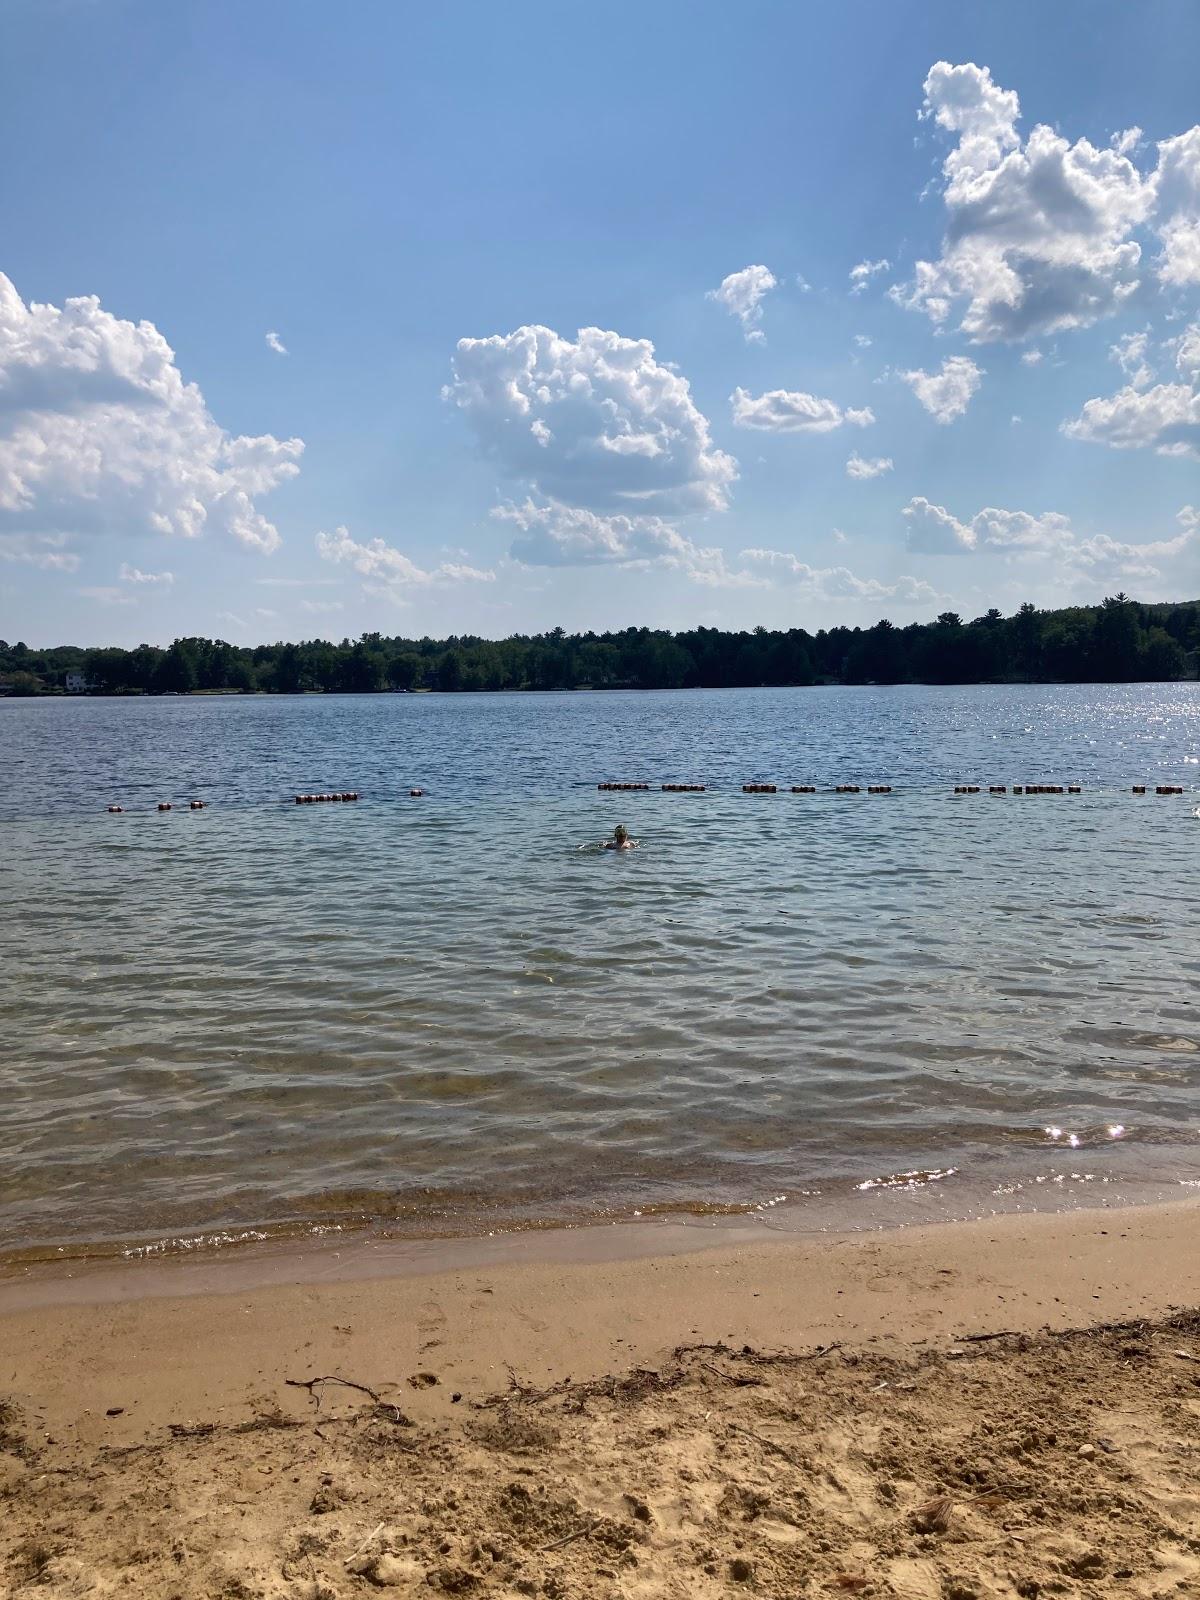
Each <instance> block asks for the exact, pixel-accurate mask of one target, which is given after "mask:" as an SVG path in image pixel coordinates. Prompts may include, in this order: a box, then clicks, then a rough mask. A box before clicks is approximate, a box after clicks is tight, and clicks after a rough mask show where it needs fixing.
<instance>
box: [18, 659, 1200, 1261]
mask: <svg viewBox="0 0 1200 1600" xmlns="http://www.w3.org/2000/svg"><path fill="white" fill-rule="evenodd" d="M1198 764H1200V686H1198V685H1196V684H1171V685H1136V686H1116V687H1108V686H1105V687H1099V686H1083V687H1078V686H1072V687H1035V688H1024V687H972V688H957V689H956V688H951V689H935V688H895V689H885V688H878V689H876V688H868V689H795V690H772V689H761V690H748V691H712V692H704V691H691V692H680V693H662V694H605V695H589V694H576V695H495V696H482V695H462V696H447V695H423V696H377V697H363V698H354V697H334V696H329V697H312V698H247V699H234V698H229V699H224V698H222V699H156V700H127V701H113V700H109V701H105V700H56V701H25V702H18V701H6V702H0V907H2V910H0V1038H2V1040H3V1044H2V1052H3V1053H2V1057H0V1084H2V1086H3V1094H2V1096H0V1155H2V1158H3V1159H2V1160H0V1253H3V1254H4V1255H6V1257H7V1258H8V1259H9V1260H15V1259H22V1258H25V1259H28V1258H30V1257H33V1256H37V1255H41V1254H51V1255H53V1254H55V1253H56V1252H57V1251H58V1250H60V1249H62V1250H64V1251H66V1252H67V1253H74V1252H84V1253H86V1252H96V1253H105V1252H113V1251H120V1250H128V1249H140V1248H144V1247H146V1246H149V1247H151V1248H153V1249H156V1250H166V1249H176V1248H187V1247H189V1246H190V1245H193V1244H194V1243H195V1242H196V1241H197V1240H204V1241H206V1242H210V1243H211V1242H214V1241H216V1240H220V1239H235V1238H239V1237H244V1236H248V1235H249V1236H254V1235H256V1234H267V1235H270V1234H274V1233H276V1232H282V1233H287V1232H290V1231H299V1232H304V1231H306V1230H312V1229H321V1228H326V1227H331V1226H332V1227H337V1226H341V1227H350V1226H359V1225H363V1224H366V1225H370V1226H374V1227H377V1228H385V1229H390V1230H393V1231H399V1232H409V1231H411V1232H414V1233H419V1232H429V1231H433V1232H438V1231H441V1232H456V1231H459V1232H465V1231H473V1230H477V1229H489V1228H494V1227H498V1226H505V1225H510V1224H514V1223H524V1224H528V1223H540V1222H555V1221H566V1220H578V1219H580V1218H596V1217H616V1216H628V1215H630V1214H633V1213H635V1212H643V1213H645V1212H650V1211H652V1210H655V1209H670V1208H676V1207H677V1208H681V1209H685V1210H686V1209H698V1210H703V1209H705V1208H718V1209H719V1208H725V1207H731V1208H740V1207H749V1208H764V1214H766V1209H768V1208H769V1212H770V1220H771V1222H772V1223H773V1224H774V1223H776V1222H777V1221H782V1222H783V1225H794V1226H806V1225H812V1224H814V1222H816V1223H821V1224H823V1223H824V1222H827V1221H829V1220H830V1219H831V1218H833V1219H839V1220H843V1221H844V1220H846V1219H847V1218H849V1219H850V1220H851V1221H852V1222H853V1220H854V1219H855V1218H859V1219H869V1220H870V1219H877V1218H878V1216H879V1215H880V1212H879V1210H878V1205H879V1203H880V1201H881V1200H882V1199H883V1198H885V1197H887V1196H890V1195H892V1194H896V1193H899V1194H903V1195H906V1196H907V1195H912V1194H914V1193H916V1194H919V1196H921V1197H922V1201H921V1203H923V1204H924V1205H925V1206H926V1207H928V1208H930V1209H931V1210H932V1211H936V1214H969V1213H970V1212H971V1211H972V1209H975V1210H977V1209H979V1208H981V1207H984V1208H986V1207H988V1206H998V1205H1027V1204H1047V1203H1056V1204H1062V1203H1068V1202H1069V1200H1070V1199H1071V1198H1077V1197H1080V1196H1083V1197H1085V1198H1086V1197H1089V1196H1094V1195H1095V1194H1096V1192H1097V1191H1098V1190H1099V1189H1101V1188H1102V1187H1104V1186H1109V1187H1108V1192H1111V1193H1112V1194H1114V1195H1115V1194H1116V1193H1117V1192H1118V1191H1119V1192H1121V1193H1122V1194H1124V1193H1134V1192H1137V1193H1142V1192H1145V1193H1149V1192H1151V1191H1153V1192H1155V1193H1160V1192H1176V1193H1178V1192H1180V1190H1179V1186H1180V1185H1181V1184H1197V1183H1200V1098H1198V1096H1197V1089H1198V1087H1200V1014H1198V1012H1197V1000H1198V999H1200V988H1198V986H1197V979H1198V977H1200V909H1198V906H1197V888H1198V886H1200V872H1198V870H1197V854H1198V852H1200V820H1198V819H1197V818H1196V816H1195V815H1194V813H1195V811H1196V807H1197V802H1198V801H1200V795H1197V794H1195V793H1193V792H1191V791H1192V790H1193V788H1194V787H1195V786H1196V784H1197V783H1198V782H1200V765H1198ZM606 779H617V780H620V779H627V780H641V781H646V782H650V783H653V784H655V785H657V784H659V783H662V782H703V783H708V784H709V785H712V786H713V788H712V790H711V791H710V792H708V793H705V794H679V795H675V794H662V793H660V792H658V791H657V789H655V790H654V791H652V792H650V793H641V794H607V793H598V792H597V790H596V784H597V782H599V781H601V780H606ZM747 781H775V782H778V783H780V784H781V785H790V784H792V783H809V782H811V783H816V784H818V785H820V786H822V791H823V792H821V793H818V794H816V795H792V794H790V793H779V794H775V795H745V794H743V793H741V791H740V785H741V784H742V783H743V782H747ZM839 782H846V783H861V784H864V785H865V784H868V783H891V784H892V785H893V786H894V792H893V793H892V794H890V795H867V794H866V793H865V792H864V793H862V794H858V795H835V794H833V793H831V792H829V786H831V785H833V784H835V783H839ZM1038 782H1044V783H1064V784H1065V783H1079V784H1081V785H1082V786H1083V789H1084V792H1083V793H1082V794H1080V795H1074V796H1065V795H1064V796H1028V797H1027V796H1015V795H1012V794H1011V793H1010V794H1009V795H1007V796H990V795H988V794H987V793H986V792H985V793H983V794H979V795H955V794H953V792H952V789H953V786H954V784H956V783H979V784H981V785H984V786H986V785H987V784H989V783H1006V784H1010V785H1011V784H1014V783H1038ZM1135 782H1145V783H1147V784H1149V785H1151V786H1153V785H1154V784H1155V783H1181V784H1183V785H1184V786H1185V790H1186V792H1185V793H1184V795H1182V796H1176V797H1170V798H1160V797H1156V796H1155V795H1154V794H1153V792H1151V793H1150V794H1148V795H1146V796H1144V797H1139V798H1135V797H1134V796H1132V795H1131V793H1130V785H1131V784H1132V783H1135ZM414 785H415V786H419V787H421V788H423V789H424V790H425V791H426V794H425V797H424V798H422V799H420V800H410V799H409V798H408V797H407V796H408V790H409V788H410V787H412V786H414ZM329 789H338V790H341V789H357V790H359V791H360V793H361V795H362V798H361V799H360V800H359V801H358V802H357V803H353V804H335V805H318V806H296V805H295V804H294V803H293V798H292V797H293V795H294V794H295V793H296V792H297V791H311V790H329ZM193 796H199V797H201V798H203V799H205V800H207V801H208V802H209V805H208V809H206V810H204V811H199V812H190V811H188V810H186V809H184V810H182V811H180V810H174V811H171V812H169V813H165V814H159V813H158V812H157V811H156V809H155V807H156V803H157V802H158V801H160V800H172V801H174V802H175V803H176V804H177V805H178V804H179V802H183V803H184V804H185V806H186V802H187V801H188V800H189V799H191V798H192V797H193ZM110 803H118V804H121V805H123V806H124V807H125V808H126V809H125V813H124V815H121V816H109V815H107V814H106V812H105V807H106V806H107V805H109V804H110ZM618 821H624V822H625V823H627V824H628V825H629V827H630V829H631V831H632V832H633V833H634V835H635V836H636V837H637V838H638V839H639V840H640V848H639V849H638V850H636V851H634V852H632V853H629V854H626V855H620V856H617V855H612V854H604V853H601V852H598V851H597V850H596V849H595V848H594V846H595V843H596V841H598V840H599V839H600V838H601V837H602V836H603V835H604V834H605V833H606V832H608V830H610V829H611V828H612V826H613V825H614V823H616V822H618ZM1048 1129H1050V1130H1059V1131H1058V1132H1057V1133H1055V1132H1047V1131H1046V1130H1048ZM1072 1141H1074V1142H1072ZM910 1174H917V1175H918V1176H916V1177H912V1176H909V1175H910ZM781 1197H786V1198H781ZM873 1207H874V1209H872V1208H873Z"/></svg>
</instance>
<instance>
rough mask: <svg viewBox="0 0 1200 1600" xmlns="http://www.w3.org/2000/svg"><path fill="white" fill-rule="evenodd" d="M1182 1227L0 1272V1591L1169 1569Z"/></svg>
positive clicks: (1069, 1222) (1188, 1535)
mask: <svg viewBox="0 0 1200 1600" xmlns="http://www.w3.org/2000/svg"><path fill="white" fill-rule="evenodd" d="M1198 1221H1200V1214H1198V1211H1197V1207H1196V1205H1195V1204H1191V1203H1188V1204H1183V1205H1178V1206H1172V1207H1153V1208H1151V1207H1145V1208H1132V1209H1125V1210H1108V1211H1087V1212H1077V1213H1072V1214H1068V1215H1059V1216H1043V1217H1006V1218H1002V1219H998V1220H995V1221H989V1222H975V1223H969V1224H964V1225H955V1224H948V1225H943V1226H937V1227H924V1228H909V1229H905V1230H898V1231H895V1232H892V1233H887V1234H871V1235H866V1236H862V1235H859V1236H852V1237H842V1238H821V1239H816V1240H805V1239H797V1238H784V1239H779V1238H774V1237H763V1236H762V1234H761V1233H759V1234H749V1233H747V1232H745V1231H738V1230H733V1231H731V1232H727V1233H726V1232H722V1233H719V1234H716V1235H713V1236H714V1237H719V1238H720V1239H721V1241H722V1242H721V1243H720V1244H719V1245H717V1246H715V1247H713V1248H708V1249H702V1250H698V1249H688V1248H686V1247H687V1246H689V1245H692V1244H695V1243H697V1242H698V1241H699V1240H700V1238H701V1234H700V1231H699V1230H696V1229H692V1230H686V1229H680V1228H678V1227H676V1228H658V1229H654V1228H646V1229H641V1230H638V1229H634V1230H629V1231H628V1232H625V1231H621V1230H612V1229H608V1230H592V1231H591V1232H590V1233H575V1234H570V1235H557V1236H551V1237H547V1236H540V1237H537V1236H535V1237H529V1236H527V1237H526V1238H524V1239H521V1240H517V1241H512V1240H509V1241H504V1242H503V1243H501V1244H496V1245H491V1246H487V1245H480V1244H475V1245H463V1246H457V1247H452V1246H447V1247H445V1248H444V1250H443V1251H442V1254H441V1260H440V1264H439V1266H440V1270H437V1271H431V1270H421V1271H412V1270H409V1271H406V1272H405V1273H403V1274H401V1275H393V1276H380V1275H378V1274H379V1273H380V1272H381V1271H383V1270H384V1268H385V1267H386V1265H387V1260H388V1258H387V1257H386V1255H385V1256H382V1257H381V1256H379V1255H378V1254H377V1253H376V1254H368V1253H364V1252H361V1251H360V1252H357V1253H356V1252H354V1251H351V1252H349V1253H348V1254H347V1253H345V1252H342V1253H339V1256H338V1258H337V1260H336V1262H335V1261H334V1258H333V1257H332V1256H331V1255H329V1254H325V1255H322V1256H320V1257H317V1258H313V1257H308V1256H299V1257H291V1258H288V1260H287V1261H285V1262H282V1263H281V1262H280V1261H279V1260H274V1261H270V1262H265V1263H263V1262H260V1263H258V1264H257V1265H252V1266H251V1267H250V1268H249V1269H248V1268H247V1266H246V1264H245V1263H244V1262H243V1263H241V1264H237V1265H235V1266H231V1267H229V1268H224V1267H223V1268H221V1269H220V1270H219V1271H218V1273H216V1274H215V1275H214V1273H213V1272H212V1271H211V1270H210V1269H203V1270H200V1271H196V1270H190V1269H186V1268H185V1269H169V1270H168V1269H165V1268H155V1267H150V1266H143V1267H141V1268H139V1269H138V1275H137V1276H134V1275H131V1274H129V1273H124V1274H122V1273H114V1272H111V1271H110V1272H98V1273H95V1274H85V1275H84V1276H83V1277H82V1278H79V1277H76V1278H74V1279H71V1280H68V1279H66V1278H65V1277H61V1276H60V1277H58V1278H55V1279H45V1280H43V1279H33V1280H30V1281H28V1282H24V1283H14V1284H10V1285H7V1286H4V1285H0V1504H2V1511H0V1593H4V1594H9V1593H11V1594H13V1595H26V1594H28V1595H30V1596H43V1597H51V1596H61V1597H64V1600H66V1597H68V1596H69V1597H72V1600H74V1597H76V1596H84V1595H94V1596H97V1597H101V1596H109V1595H122V1596H125V1595H128V1596H136V1597H139V1600H140V1597H143V1596H144V1597H147V1600H160V1597H161V1600H166V1597H179V1600H200V1597H202V1596H203V1597H209V1596H214V1597H215V1596H223V1597H231V1600H239V1597H240V1600H248V1597H251V1596H272V1597H275V1596H279V1597H295V1600H301V1597H305V1600H317V1597H332V1596H350V1595H356V1594H357V1595H364V1594H372V1593H376V1592H381V1593H383V1594H394V1595H397V1596H403V1595H406V1594H414V1595H420V1596H422V1597H429V1596H434V1595H437V1594H462V1595H478V1596H480V1597H483V1596H493V1597H499V1596H506V1597H515V1596H517V1595H535V1596H538V1595H540V1596H547V1597H551V1600H556V1597H564V1600H565V1597H568V1596H581V1597H583V1596H589V1597H590V1596H606V1597H608V1596H611V1597H618V1596H621V1597H640V1596H646V1597H651V1596H660V1595H661V1596H665V1597H674V1596H679V1597H684V1596H687V1597H696V1600H699V1597H708V1596H719V1595H730V1594H739V1593H754V1594H759V1595H769V1596H780V1597H783V1596H790V1595H798V1594H803V1593H808V1592H810V1591H811V1592H814V1593H826V1594H836V1593H839V1592H842V1593H846V1594H864V1595H868V1596H871V1595H878V1596H885V1595H898V1596H902V1597H911V1600H925V1597H928V1600H972V1597H977V1600H986V1597H990V1596H1001V1595H1003V1596H1011V1595H1019V1596H1022V1597H1026V1600H1028V1597H1032V1596H1035V1595H1037V1594H1039V1593H1041V1592H1043V1591H1044V1592H1046V1593H1047V1594H1063V1595H1076V1594H1107V1593H1110V1592H1111V1593H1114V1594H1115V1593H1118V1592H1119V1593H1121V1594H1128V1595H1134V1596H1146V1597H1154V1596H1161V1597H1164V1600H1165V1597H1166V1596H1179V1595H1182V1596H1200V1317H1197V1316H1196V1315H1195V1314H1194V1313H1192V1312H1190V1311H1188V1310H1186V1309H1184V1308H1186V1307H1189V1306H1195V1305H1197V1304H1200V1249H1198V1248H1197V1245H1196V1226H1197V1222H1198ZM429 1265H430V1263H429V1262H427V1261H426V1262H425V1263H424V1266H425V1267H426V1268H428V1266H429ZM372 1273H373V1274H376V1275H375V1276H370V1275H368V1274H372ZM223 1275H224V1276H223ZM314 1276H321V1278H322V1281H319V1282H313V1281H305V1279H306V1277H307V1278H312V1277H314ZM264 1278H271V1279H273V1281H270V1282H264V1281H262V1280H263V1279H264ZM286 1279H290V1280H292V1281H284V1280H286ZM221 1290H224V1291H225V1292H219V1291H221ZM130 1291H133V1292H135V1293H136V1294H137V1296H138V1297H137V1298H134V1299H127V1298H123V1297H124V1296H126V1295H127V1294H128V1293H129V1292H130ZM1072 1329H1073V1330H1078V1331H1073V1332H1069V1331H1066V1330H1072ZM972 1335H988V1336H992V1335H997V1337H985V1338H975V1337H971V1336H972Z"/></svg>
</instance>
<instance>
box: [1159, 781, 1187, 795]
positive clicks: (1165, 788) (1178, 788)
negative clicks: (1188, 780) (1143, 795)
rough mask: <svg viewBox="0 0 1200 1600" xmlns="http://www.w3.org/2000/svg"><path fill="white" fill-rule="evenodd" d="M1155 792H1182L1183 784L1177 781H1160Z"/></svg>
mask: <svg viewBox="0 0 1200 1600" xmlns="http://www.w3.org/2000/svg"><path fill="white" fill-rule="evenodd" d="M1154 792H1155V794H1182V793H1183V786H1182V784H1175V783H1160V784H1159V785H1158V786H1157V787H1156V789H1155V791H1154Z"/></svg>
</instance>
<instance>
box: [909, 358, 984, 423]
mask: <svg viewBox="0 0 1200 1600" xmlns="http://www.w3.org/2000/svg"><path fill="white" fill-rule="evenodd" d="M898 376H899V377H901V378H902V379H903V380H904V382H905V383H907V384H908V386H909V388H910V389H911V390H912V392H913V393H914V394H915V395H916V397H917V399H918V400H919V401H920V402H921V404H922V405H923V406H924V407H925V409H926V411H928V412H929V415H930V416H931V417H932V418H933V419H934V421H935V422H943V423H946V422H953V421H954V420H955V418H957V417H961V416H962V415H963V413H964V412H965V411H966V409H967V407H968V406H969V405H970V403H971V398H972V396H973V395H974V394H975V391H976V390H977V389H978V388H979V384H980V381H981V379H982V377H983V370H982V368H980V367H977V366H976V365H975V363H974V362H973V361H972V360H971V358H970V356H948V357H947V358H946V360H945V361H943V362H942V365H941V370H940V371H938V372H926V371H924V369H923V368H921V367H917V368H915V369H914V370H912V371H909V372H901V373H899V374H898Z"/></svg>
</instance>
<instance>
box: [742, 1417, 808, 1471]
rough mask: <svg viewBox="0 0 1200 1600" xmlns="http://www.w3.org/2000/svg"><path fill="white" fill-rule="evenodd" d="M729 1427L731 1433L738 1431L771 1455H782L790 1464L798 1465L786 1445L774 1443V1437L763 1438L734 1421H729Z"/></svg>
mask: <svg viewBox="0 0 1200 1600" xmlns="http://www.w3.org/2000/svg"><path fill="white" fill-rule="evenodd" d="M729 1429H730V1432H731V1433H740V1434H742V1435H743V1436H744V1437H745V1438H747V1439H753V1440H754V1442H755V1444H760V1445H762V1447H763V1449H764V1450H769V1451H770V1452H771V1454H772V1455H775V1456H782V1457H783V1459H784V1460H785V1461H786V1462H788V1463H789V1464H790V1465H791V1466H793V1467H798V1466H799V1465H800V1463H799V1461H797V1460H796V1457H795V1456H794V1455H793V1454H792V1452H791V1451H790V1450H789V1449H788V1448H787V1446H786V1445H782V1444H776V1443H775V1441H774V1439H767V1438H764V1436H763V1435H762V1434H761V1433H752V1432H751V1431H750V1429H749V1428H739V1427H738V1425H737V1423H736V1422H731V1423H730V1424H729Z"/></svg>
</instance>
